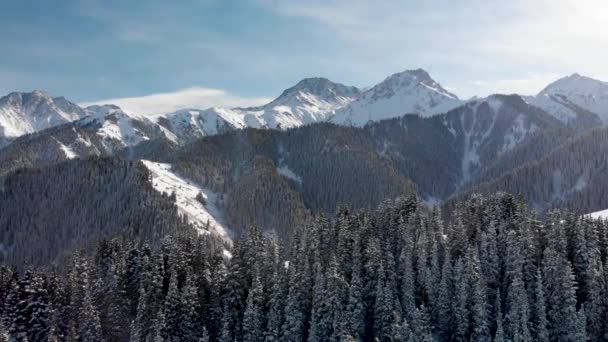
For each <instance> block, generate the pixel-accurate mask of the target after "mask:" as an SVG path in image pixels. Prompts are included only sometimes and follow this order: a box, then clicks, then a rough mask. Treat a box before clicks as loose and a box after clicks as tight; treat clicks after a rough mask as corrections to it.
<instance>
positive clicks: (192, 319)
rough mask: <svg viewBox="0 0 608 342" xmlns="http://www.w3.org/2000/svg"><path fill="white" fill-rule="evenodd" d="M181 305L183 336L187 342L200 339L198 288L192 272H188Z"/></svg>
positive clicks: (181, 296)
mask: <svg viewBox="0 0 608 342" xmlns="http://www.w3.org/2000/svg"><path fill="white" fill-rule="evenodd" d="M180 303H181V324H180V330H181V336H182V339H183V340H185V341H195V340H197V339H198V337H199V334H200V331H199V326H200V321H199V308H200V305H199V301H198V288H197V287H196V284H195V283H194V275H193V272H192V270H190V272H188V274H187V276H186V281H185V283H184V285H183V287H182V291H181V295H180Z"/></svg>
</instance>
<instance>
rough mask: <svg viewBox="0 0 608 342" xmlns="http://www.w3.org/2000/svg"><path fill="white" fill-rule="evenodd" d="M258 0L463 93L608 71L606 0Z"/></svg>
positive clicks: (527, 87) (529, 88)
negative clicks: (425, 71)
mask: <svg viewBox="0 0 608 342" xmlns="http://www.w3.org/2000/svg"><path fill="white" fill-rule="evenodd" d="M258 1H259V2H260V3H261V4H262V5H264V6H267V7H268V8H269V9H271V10H273V11H275V12H276V13H278V14H280V15H284V16H290V17H299V18H305V19H309V20H312V21H314V22H317V23H318V24H319V25H322V26H323V27H325V28H326V29H327V30H330V31H332V32H334V33H335V34H336V35H337V37H339V39H341V40H342V42H341V43H342V44H349V45H350V48H351V49H356V50H357V51H358V58H361V56H366V55H371V56H372V58H370V60H379V59H380V58H381V60H382V62H383V65H385V66H389V67H391V68H393V69H396V68H399V65H400V64H401V68H409V67H417V66H422V67H425V68H428V69H430V72H431V73H432V74H434V75H437V74H440V75H445V76H446V77H445V78H444V79H439V81H444V82H445V83H448V84H453V85H455V86H456V87H458V88H459V91H462V92H466V94H462V95H464V96H469V95H473V94H478V95H485V94H489V93H492V92H496V91H501V92H508V93H513V92H521V93H528V92H536V91H538V90H540V88H542V87H543V86H544V85H546V84H542V85H541V84H540V82H545V81H551V80H549V79H548V76H555V75H559V76H564V75H565V74H569V73H572V72H575V71H576V72H581V73H584V74H589V75H593V76H594V77H597V78H604V79H606V78H608V64H607V63H606V62H605V61H606V60H607V59H608V48H606V47H607V46H608V35H606V34H605V33H604V31H603V30H601V29H600V28H601V27H602V26H603V25H604V24H603V23H604V21H605V15H606V13H608V2H607V1H605V0H587V1H579V0H538V1H528V0H513V1H501V2H499V1H478V0H463V1H456V2H455V1H448V0H429V1H402V0H386V1H381V2H378V1H365V0H310V1H306V2H300V1H285V0H258ZM412 63H415V64H414V65H412ZM404 64H405V65H404ZM530 72H534V73H537V74H536V75H533V76H530ZM476 79H478V80H484V81H483V82H478V81H472V80H476ZM492 80H494V81H492ZM552 80H554V79H552ZM465 83H466V85H465V86H463V84H465ZM509 87H511V88H509Z"/></svg>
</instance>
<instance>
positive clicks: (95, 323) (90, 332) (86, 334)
mask: <svg viewBox="0 0 608 342" xmlns="http://www.w3.org/2000/svg"><path fill="white" fill-rule="evenodd" d="M83 305H84V307H83V310H82V312H83V316H82V323H81V325H80V327H81V329H80V336H82V339H83V340H84V341H102V340H103V336H102V332H101V321H100V319H99V312H98V311H97V308H96V307H95V304H94V303H93V295H92V293H91V289H90V288H87V289H86V292H85V297H84V303H83Z"/></svg>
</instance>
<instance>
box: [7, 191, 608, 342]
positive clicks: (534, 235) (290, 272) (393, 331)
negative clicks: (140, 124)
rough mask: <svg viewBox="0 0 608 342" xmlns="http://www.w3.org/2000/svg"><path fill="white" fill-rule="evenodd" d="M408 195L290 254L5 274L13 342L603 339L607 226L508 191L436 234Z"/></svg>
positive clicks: (192, 257) (347, 213) (214, 254)
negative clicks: (540, 212)
mask: <svg viewBox="0 0 608 342" xmlns="http://www.w3.org/2000/svg"><path fill="white" fill-rule="evenodd" d="M440 216H441V214H440V213H439V212H437V211H428V209H426V208H425V207H424V206H421V205H420V204H419V203H417V202H416V201H415V200H413V199H400V200H396V201H389V202H385V203H383V204H382V205H381V206H379V207H378V208H377V209H375V210H362V211H351V210H349V209H347V208H340V209H339V210H338V211H337V213H336V215H335V216H334V217H332V218H329V217H327V216H316V217H315V218H313V219H311V220H308V221H307V222H306V223H304V224H302V225H300V226H298V227H296V230H295V231H296V233H295V237H294V239H293V243H292V247H291V249H290V252H289V253H288V254H285V253H283V252H282V251H281V249H280V247H279V245H278V244H277V241H276V240H274V239H272V238H268V237H265V236H264V235H263V234H261V231H260V230H259V229H257V228H252V229H250V230H249V231H248V233H247V234H246V236H245V238H244V239H242V240H240V241H237V242H236V243H235V245H234V249H233V250H232V258H229V259H228V258H225V257H223V253H222V251H221V249H218V248H214V247H213V244H211V245H209V244H208V241H206V239H204V238H202V239H201V238H197V239H192V238H179V239H166V240H164V242H163V244H162V248H161V249H157V250H154V249H151V248H149V247H147V246H146V245H141V244H138V243H131V242H129V241H128V240H123V239H114V240H111V241H107V240H105V241H101V242H100V243H99V244H98V245H97V247H96V252H95V253H94V256H86V255H85V254H84V253H82V252H80V253H76V254H74V255H73V257H72V259H71V260H72V261H71V262H70V267H69V272H68V277H67V278H65V279H64V278H60V277H57V276H55V275H54V274H52V273H44V272H40V271H37V270H34V269H28V270H26V271H24V272H19V273H15V272H13V271H10V270H7V269H3V270H2V272H0V303H1V304H2V305H1V308H2V323H3V326H2V328H3V330H4V333H3V334H2V336H5V334H8V336H10V337H11V338H13V339H14V340H18V341H25V340H28V341H42V340H47V339H48V340H52V341H54V340H62V341H63V340H65V341H102V340H105V341H127V340H128V341H167V340H179V341H425V342H426V341H471V340H474V341H492V340H493V341H587V340H589V341H602V340H604V339H605V336H606V333H607V332H608V326H607V324H606V320H605V317H606V314H607V313H608V306H607V305H606V302H605V300H604V299H605V295H606V293H607V290H608V289H607V288H606V282H605V279H606V273H605V270H604V267H603V265H605V263H606V261H607V255H606V251H607V247H608V226H607V225H606V224H605V222H601V221H592V220H589V219H587V218H584V217H581V216H576V215H573V214H571V213H569V212H559V211H554V212H551V213H550V214H549V215H547V217H546V219H545V220H544V221H539V220H537V219H536V217H535V216H534V214H533V213H531V212H530V210H529V209H527V207H526V206H525V204H524V203H522V202H519V201H517V200H515V199H514V198H513V197H512V196H510V195H506V194H497V195H493V196H490V197H485V198H484V197H480V196H477V197H475V198H473V199H471V200H470V201H468V202H464V203H460V205H458V210H457V214H456V215H455V217H456V219H455V220H454V221H453V222H451V223H447V224H446V223H443V222H442V221H441V219H440Z"/></svg>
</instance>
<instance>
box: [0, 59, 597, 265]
mask: <svg viewBox="0 0 608 342" xmlns="http://www.w3.org/2000/svg"><path fill="white" fill-rule="evenodd" d="M607 123H608V84H606V83H605V82H601V81H597V80H593V79H591V78H588V77H584V76H580V75H578V74H573V75H571V76H568V77H564V78H562V79H559V80H557V81H555V82H554V83H552V84H550V85H548V86H547V87H546V88H545V89H544V90H543V91H541V92H540V93H539V94H538V95H536V96H521V95H516V94H513V95H491V96H488V97H486V98H473V99H469V100H466V101H465V100H461V99H459V98H458V97H457V96H456V95H454V94H452V93H451V92H449V91H447V90H446V89H445V88H443V87H442V86H441V85H440V84H439V83H438V82H436V81H435V80H433V79H432V78H431V76H430V75H429V74H428V73H427V72H426V71H424V70H421V69H417V70H408V71H404V72H401V73H397V74H394V75H391V76H389V77H387V78H386V79H385V80H384V81H382V82H381V83H379V84H378V85H375V86H373V87H371V88H368V89H365V90H363V89H358V88H356V87H350V86H346V85H342V84H339V83H334V82H331V81H329V80H327V79H324V78H308V79H304V80H302V81H300V82H298V83H297V84H296V85H295V86H293V87H291V88H289V89H287V90H285V91H284V92H283V93H282V94H281V95H280V96H279V97H277V98H276V99H275V100H273V101H271V102H270V103H268V104H266V105H263V106H260V107H249V108H231V109H228V108H207V109H194V108H193V109H184V110H179V111H177V112H173V113H167V114H165V115H162V116H159V117H154V118H149V117H145V116H141V115H137V113H126V112H125V111H123V110H122V109H121V108H119V107H117V106H115V105H112V104H105V105H95V106H89V107H86V108H81V107H80V106H78V105H76V104H74V103H72V102H69V101H68V100H66V99H64V98H62V97H52V96H50V95H49V94H47V93H45V92H41V91H35V92H32V93H11V94H9V95H7V96H5V97H3V98H1V99H0V144H1V145H0V208H6V210H9V209H10V213H11V216H10V217H6V218H5V219H4V221H0V232H3V231H4V232H6V234H8V235H6V234H5V235H2V234H0V244H1V245H0V246H5V247H3V248H4V249H3V250H4V252H3V253H8V252H6V251H8V250H9V249H10V248H15V246H17V245H26V244H27V243H28V242H27V241H29V240H28V239H29V237H30V236H31V234H30V233H27V232H25V231H24V232H21V233H20V234H19V238H20V239H22V240H20V241H18V242H16V241H11V240H10V238H9V237H10V236H12V235H10V234H9V233H10V232H11V231H13V230H14V229H16V227H13V226H12V225H14V223H15V222H29V220H30V218H28V217H29V216H23V215H26V214H27V215H30V212H29V211H28V212H24V211H22V210H20V209H19V208H21V207H23V206H26V205H31V204H28V203H30V202H27V201H30V200H31V198H32V197H33V196H34V197H35V196H37V195H36V194H37V191H38V190H36V186H38V185H36V186H34V185H32V186H31V187H28V186H29V185H27V184H29V183H32V182H35V183H36V184H39V183H42V182H44V178H45V177H47V178H48V177H51V176H52V177H53V179H57V180H60V182H61V183H60V184H61V186H60V187H57V188H53V191H49V192H48V193H46V194H45V196H46V197H44V201H48V202H49V203H50V202H54V203H57V205H58V207H57V208H55V210H53V211H44V212H43V213H41V214H40V215H41V216H40V217H36V223H35V225H29V226H27V227H26V228H25V229H44V222H47V221H49V220H51V219H52V220H55V221H53V222H56V217H52V218H47V217H44V215H54V214H55V213H60V214H61V215H66V217H69V218H70V220H73V222H78V220H80V216H79V215H80V214H79V213H77V212H76V213H73V212H72V211H71V210H72V209H73V208H72V207H71V206H72V205H73V204H71V202H70V204H65V206H66V207H65V208H63V207H61V205H63V204H61V203H67V202H65V201H63V199H64V198H68V199H69V198H72V197H70V196H71V194H70V196H68V197H66V194H65V193H64V190H65V191H67V192H68V193H69V192H70V190H69V189H71V188H72V187H77V188H78V189H80V190H78V191H85V192H86V193H88V192H91V193H94V192H95V191H98V189H99V187H100V186H101V185H100V184H97V183H95V186H96V188H94V189H89V187H90V186H92V185H91V184H89V183H88V182H87V181H86V180H82V179H80V180H78V181H76V180H72V179H71V178H72V177H74V175H73V173H74V172H75V171H74V170H78V174H79V175H80V176H79V177H83V176H82V175H87V176H84V177H91V179H102V180H103V181H104V182H111V183H112V187H111V189H117V187H118V183H117V182H120V179H121V178H120V177H123V176H124V175H129V177H130V178H129V187H130V188H132V189H140V188H141V187H142V186H143V187H144V188H141V190H137V191H140V194H141V197H140V198H137V199H132V201H133V202H128V204H125V205H127V206H134V205H138V206H143V208H141V211H139V212H140V213H141V212H146V213H147V212H157V211H162V213H163V214H162V215H163V216H162V217H163V220H166V221H172V220H180V218H181V220H182V221H185V223H189V224H190V225H191V226H192V227H193V228H194V230H195V231H197V232H199V233H200V234H207V233H210V234H213V235H216V236H218V237H220V238H221V240H222V241H225V242H227V243H228V242H229V241H230V240H231V238H232V237H234V236H236V235H238V234H239V233H240V232H241V231H243V230H244V229H246V228H247V226H248V225H251V224H255V225H258V226H260V227H263V228H264V229H266V230H268V231H273V232H275V233H276V234H278V235H279V236H280V237H283V238H286V239H290V237H291V236H292V234H293V227H296V226H298V225H299V224H301V223H302V222H305V221H306V219H305V218H307V217H308V216H309V215H311V214H314V213H317V212H332V211H335V210H336V209H337V208H338V207H339V206H340V205H341V204H346V205H349V206H352V207H354V208H370V207H375V206H377V205H379V204H381V203H382V202H383V201H384V200H387V199H392V198H395V197H397V196H403V195H406V196H416V197H418V198H419V199H420V200H421V201H424V202H425V203H427V204H428V205H430V206H432V205H441V206H443V207H444V208H445V209H446V212H450V210H451V206H452V205H453V203H456V201H457V200H459V199H460V198H462V197H465V196H468V195H470V194H473V193H490V192H495V191H507V192H511V193H514V194H519V195H520V196H523V197H524V198H525V199H526V200H527V201H528V202H529V203H530V204H531V205H532V206H533V207H534V208H535V209H537V211H538V212H539V213H543V212H544V211H546V210H548V209H550V208H554V207H563V206H568V207H571V208H573V209H577V210H581V211H583V212H592V211H596V210H600V209H605V208H608V197H607V196H605V195H604V193H605V191H604V190H605V189H608V181H605V180H604V179H605V177H604V175H605V171H606V170H608V157H607V156H608V128H606V124H607ZM108 158H109V160H110V161H108ZM124 159H126V160H128V161H130V162H132V163H130V164H122V163H121V162H118V161H120V160H124ZM116 160H118V161H116ZM68 161H69V162H68ZM139 161H141V163H139ZM64 162H68V163H64ZM63 164H67V165H69V166H66V167H56V165H63ZM100 165H101V166H103V167H102V169H99V168H100ZM112 165H119V166H120V167H121V168H122V169H121V170H122V171H120V170H119V171H114V170H109V169H108V168H110V169H111V168H112V167H113V166H112ZM28 170H40V172H39V173H36V174H34V175H32V174H29V173H28V172H30V171H28ZM100 174H103V177H106V178H103V177H102V178H99V177H100ZM32 184H33V183H32ZM23 187H25V188H26V190H25V191H27V193H26V194H18V192H19V191H20V190H19V189H20V188H23ZM112 191H114V190H112ZM133 191H135V190H133ZM150 191H157V192H159V193H165V195H163V196H164V197H163V199H157V198H156V197H154V195H151V193H150ZM607 191H608V190H607ZM54 196H55V197H56V196H61V197H62V198H57V199H55V198H54ZM104 196H106V195H103V194H99V196H97V195H96V197H95V202H93V201H90V202H87V201H86V200H84V201H81V203H79V204H78V205H79V206H81V207H82V208H81V209H82V210H84V211H85V212H87V211H90V212H91V213H92V214H91V215H93V217H102V216H103V215H107V212H106V211H104V213H103V214H100V215H102V216H95V215H97V213H98V211H99V209H98V208H96V207H95V206H99V205H103V204H100V203H102V202H103V197H104ZM107 196H108V198H118V199H116V200H120V197H115V196H122V195H120V194H117V193H115V191H114V192H112V194H107ZM113 196H114V197H113ZM100 201H102V202H100ZM26 202H27V203H26ZM167 202H169V203H173V205H174V206H175V208H174V210H173V209H171V210H169V209H168V208H167V207H166V205H167V204H166V203H167ZM125 203H126V202H125ZM155 206H161V207H160V208H156V207H155ZM157 209H158V210H157ZM7 212H9V211H7ZM129 212H130V211H129V209H128V208H126V212H124V213H123V214H124V215H123V216H121V221H120V224H121V225H123V224H126V223H125V222H127V223H128V222H130V221H129V220H131V219H132V217H131V216H130V213H129ZM70 215H72V216H70ZM167 215H168V216H167ZM96 222H97V221H96ZM180 222H181V221H180ZM96 227H97V226H96ZM99 227H101V226H99ZM19 229H21V226H20V227H19ZM53 229H59V228H53ZM100 229H101V228H100ZM46 233H48V232H46ZM46 233H45V234H46ZM37 234H38V233H37ZM66 234H68V233H66ZM99 234H100V232H97V233H95V234H92V235H91V236H97V235H99ZM133 234H138V233H137V232H133ZM146 234H155V233H154V232H147V233H146ZM3 236H4V237H3ZM37 236H45V235H44V234H42V233H40V234H38V235H37ZM82 238H83V239H85V238H84V237H82ZM68 245H69V244H68ZM6 246H8V247H6ZM66 246H67V245H66ZM70 246H71V245H70ZM66 248H67V247H66ZM62 253H63V252H62ZM1 254H2V253H0V256H1ZM26 254H27V253H26ZM31 257H32V258H34V256H31ZM32 261H33V262H34V259H32ZM36 262H41V261H40V260H37V261H36Z"/></svg>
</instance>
